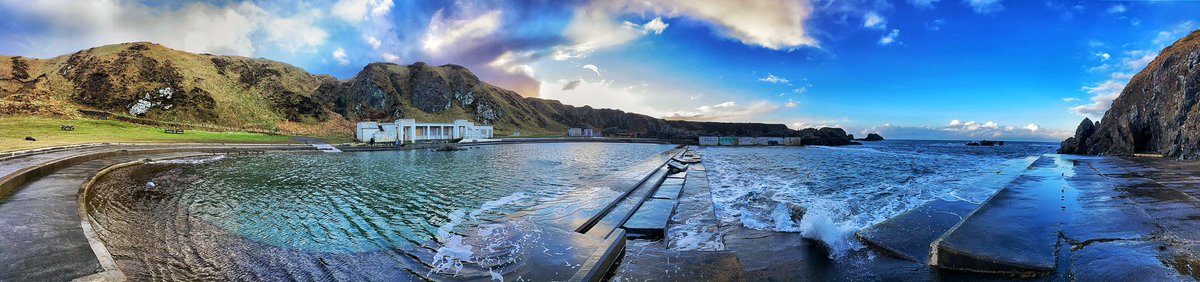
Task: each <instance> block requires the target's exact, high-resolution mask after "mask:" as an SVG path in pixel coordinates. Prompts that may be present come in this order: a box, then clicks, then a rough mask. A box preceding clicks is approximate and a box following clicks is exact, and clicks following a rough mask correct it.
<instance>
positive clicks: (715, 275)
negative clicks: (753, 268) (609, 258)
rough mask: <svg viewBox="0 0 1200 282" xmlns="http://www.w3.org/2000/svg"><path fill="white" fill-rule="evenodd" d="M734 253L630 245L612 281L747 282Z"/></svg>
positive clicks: (654, 243)
mask: <svg viewBox="0 0 1200 282" xmlns="http://www.w3.org/2000/svg"><path fill="white" fill-rule="evenodd" d="M745 280H746V279H745V277H743V275H742V264H741V262H740V261H739V260H738V257H737V255H735V254H733V253H732V252H699V251H673V250H671V249H669V248H666V246H664V245H663V242H659V241H641V240H634V241H629V245H628V247H627V249H626V255H625V258H624V260H623V261H621V265H620V266H619V267H618V268H617V270H616V271H615V272H614V273H613V278H612V281H745Z"/></svg>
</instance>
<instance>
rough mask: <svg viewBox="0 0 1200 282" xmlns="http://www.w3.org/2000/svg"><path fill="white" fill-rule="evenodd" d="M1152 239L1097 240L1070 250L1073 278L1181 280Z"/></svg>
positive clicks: (1097, 279) (1082, 279)
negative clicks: (1164, 262)
mask: <svg viewBox="0 0 1200 282" xmlns="http://www.w3.org/2000/svg"><path fill="white" fill-rule="evenodd" d="M1160 247H1163V246H1162V244H1159V243H1154V242H1137V241H1134V242H1125V241H1114V242H1098V243H1093V244H1090V245H1088V246H1086V247H1083V248H1081V249H1079V250H1075V251H1072V252H1071V265H1070V268H1071V278H1072V279H1073V280H1074V281H1183V280H1186V279H1185V278H1184V277H1183V276H1181V275H1180V274H1179V272H1177V271H1175V270H1174V269H1171V268H1169V267H1167V266H1166V265H1163V263H1162V260H1161V259H1160V258H1159V257H1158V256H1157V254H1158V253H1160V252H1161V251H1160V250H1159V248H1160Z"/></svg>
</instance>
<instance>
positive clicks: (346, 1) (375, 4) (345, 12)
mask: <svg viewBox="0 0 1200 282" xmlns="http://www.w3.org/2000/svg"><path fill="white" fill-rule="evenodd" d="M393 5H394V3H392V0H339V1H338V2H337V3H334V4H333V11H332V12H331V13H332V14H333V15H334V16H337V17H338V18H341V19H342V20H345V21H346V22H349V23H355V24H356V23H359V22H363V21H366V20H367V15H368V13H370V15H371V16H382V15H386V14H387V13H388V12H389V11H391V10H392V6H393Z"/></svg>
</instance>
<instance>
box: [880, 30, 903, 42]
mask: <svg viewBox="0 0 1200 282" xmlns="http://www.w3.org/2000/svg"><path fill="white" fill-rule="evenodd" d="M899 38H900V30H899V29H893V30H892V32H888V34H886V35H884V36H883V37H881V38H879V45H883V46H887V45H892V43H896V40H897V39H899Z"/></svg>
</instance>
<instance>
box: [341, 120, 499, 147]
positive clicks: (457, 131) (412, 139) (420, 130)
mask: <svg viewBox="0 0 1200 282" xmlns="http://www.w3.org/2000/svg"><path fill="white" fill-rule="evenodd" d="M493 130H494V129H493V128H492V126H488V125H475V123H473V122H470V121H467V120H462V119H460V120H455V121H454V122H451V123H417V121H416V120H414V119H399V120H396V121H395V122H391V123H381V122H374V121H364V122H359V123H358V128H357V129H356V130H355V133H354V138H355V139H357V140H358V141H359V142H370V141H374V142H376V143H391V142H396V141H400V142H401V143H418V142H425V141H449V140H456V139H462V140H463V141H476V140H480V139H491V138H492V134H493Z"/></svg>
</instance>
